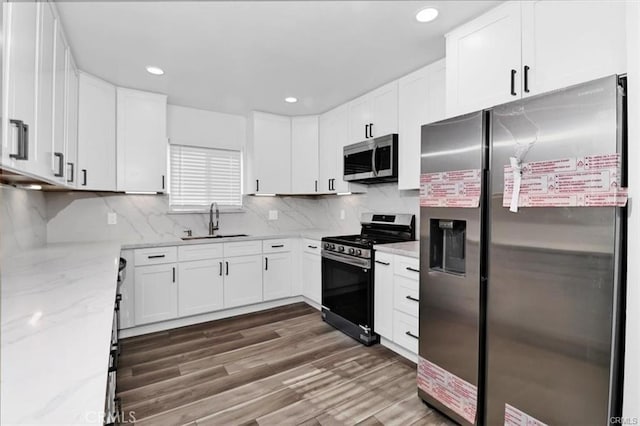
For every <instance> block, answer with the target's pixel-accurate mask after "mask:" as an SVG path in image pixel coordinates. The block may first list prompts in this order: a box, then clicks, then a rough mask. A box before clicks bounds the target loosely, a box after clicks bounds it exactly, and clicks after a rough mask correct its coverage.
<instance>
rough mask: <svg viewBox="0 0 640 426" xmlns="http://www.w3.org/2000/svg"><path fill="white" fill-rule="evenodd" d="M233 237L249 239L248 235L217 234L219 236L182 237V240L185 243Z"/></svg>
mask: <svg viewBox="0 0 640 426" xmlns="http://www.w3.org/2000/svg"><path fill="white" fill-rule="evenodd" d="M233 237H248V235H247V234H229V235H222V234H217V235H195V236H193V237H182V239H183V240H184V241H189V240H211V239H216V238H233Z"/></svg>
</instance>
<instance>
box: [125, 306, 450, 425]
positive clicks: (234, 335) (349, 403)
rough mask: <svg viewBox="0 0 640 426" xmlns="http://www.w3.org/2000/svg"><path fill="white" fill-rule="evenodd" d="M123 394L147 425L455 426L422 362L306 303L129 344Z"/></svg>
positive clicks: (141, 338)
mask: <svg viewBox="0 0 640 426" xmlns="http://www.w3.org/2000/svg"><path fill="white" fill-rule="evenodd" d="M118 395H119V396H120V397H121V398H122V402H123V409H124V411H125V416H128V415H130V414H131V415H133V416H134V417H135V418H136V419H137V421H136V424H141V425H142V424H148V425H181V424H192V425H196V424H197V425H240V424H242V425H256V424H260V425H298V424H304V425H319V424H320V425H339V424H340V425H342V424H346V425H353V424H363V425H380V424H388V425H449V424H451V423H450V422H448V421H447V420H445V419H444V418H443V417H441V416H440V415H438V414H437V413H436V412H433V411H432V410H430V409H429V408H428V407H427V406H426V405H424V404H423V403H422V402H421V401H420V399H419V398H418V397H417V395H416V368H415V364H412V363H411V362H408V361H406V360H405V359H404V358H402V357H400V356H399V355H396V354H395V353H393V352H391V351H389V350H388V349H386V348H384V347H382V346H381V345H375V346H373V347H369V348H367V347H365V346H362V345H360V344H359V343H357V342H356V341H354V340H353V339H351V338H349V337H347V336H345V335H344V334H342V333H341V332H339V331H337V330H335V329H334V328H332V327H331V326H329V325H327V324H326V323H324V322H323V321H322V319H321V318H320V313H319V312H318V311H316V310H315V309H313V308H311V307H310V306H308V305H306V304H304V303H298V304H293V305H288V306H285V307H281V308H275V309H270V310H268V311H262V312H259V313H254V314H248V315H243V316H239V317H235V318H229V319H224V320H219V321H212V322H208V323H204V324H198V325H193V326H190V327H184V328H180V329H175V330H169V331H164V332H159V333H154V334H149V335H144V336H138V337H132V338H129V339H125V340H123V341H122V356H121V358H120V365H119V368H118ZM133 412H135V413H133ZM125 418H126V417H125Z"/></svg>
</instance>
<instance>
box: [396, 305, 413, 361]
mask: <svg viewBox="0 0 640 426" xmlns="http://www.w3.org/2000/svg"><path fill="white" fill-rule="evenodd" d="M393 341H394V342H395V343H397V344H398V345H400V346H402V347H403V348H405V349H408V350H410V351H411V352H413V353H414V354H417V353H418V318H415V317H412V316H411V315H407V314H405V313H403V312H400V311H394V312H393Z"/></svg>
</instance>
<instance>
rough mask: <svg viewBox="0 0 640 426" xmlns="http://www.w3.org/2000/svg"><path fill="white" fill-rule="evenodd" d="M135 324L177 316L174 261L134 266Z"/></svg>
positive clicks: (176, 287) (176, 285)
mask: <svg viewBox="0 0 640 426" xmlns="http://www.w3.org/2000/svg"><path fill="white" fill-rule="evenodd" d="M135 271H136V272H135V278H134V282H135V296H134V298H135V307H136V308H135V313H136V314H135V317H136V325H140V324H146V323H150V322H156V321H164V320H169V319H173V318H176V317H177V316H178V284H177V271H176V264H175V263H168V264H164V265H151V266H137V267H136V268H135Z"/></svg>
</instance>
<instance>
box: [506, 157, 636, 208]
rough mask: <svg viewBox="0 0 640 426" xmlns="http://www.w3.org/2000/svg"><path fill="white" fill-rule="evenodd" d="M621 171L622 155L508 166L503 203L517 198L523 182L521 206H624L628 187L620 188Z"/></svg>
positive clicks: (519, 203)
mask: <svg viewBox="0 0 640 426" xmlns="http://www.w3.org/2000/svg"><path fill="white" fill-rule="evenodd" d="M620 170H621V158H620V154H605V155H591V156H587V157H574V158H564V159H560V160H550V161H535V162H530V163H522V164H521V165H520V170H519V171H518V170H517V169H516V168H514V167H512V166H511V165H505V166H504V196H503V199H502V205H503V206H504V207H509V206H511V205H512V201H516V200H512V198H513V197H514V183H516V184H518V183H519V188H515V190H516V193H517V190H518V189H519V196H518V197H517V198H518V199H517V206H518V207H608V206H612V207H623V206H625V205H626V204H627V188H621V187H620V179H621V174H620ZM514 173H520V181H519V182H517V179H515V177H516V176H514Z"/></svg>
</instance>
